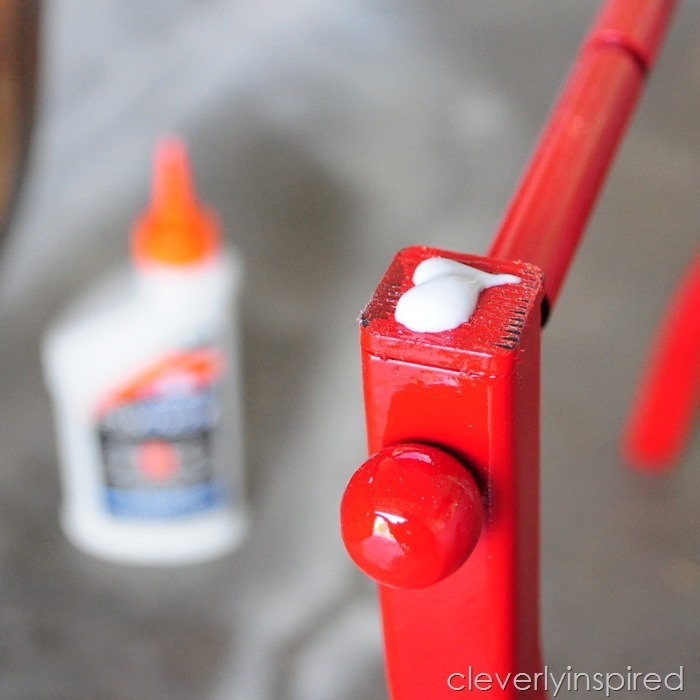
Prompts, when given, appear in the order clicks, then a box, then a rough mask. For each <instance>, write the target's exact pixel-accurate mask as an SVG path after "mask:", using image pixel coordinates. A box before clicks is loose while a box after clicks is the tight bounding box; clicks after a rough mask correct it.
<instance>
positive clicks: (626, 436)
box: [622, 253, 700, 472]
mask: <svg viewBox="0 0 700 700" xmlns="http://www.w3.org/2000/svg"><path fill="white" fill-rule="evenodd" d="M699 397H700V253H698V254H697V255H696V256H695V259H694V261H693V263H692V264H691V265H690V267H689V268H688V270H687V272H686V273H685V275H684V277H683V280H682V281H681V284H680V285H679V287H678V289H677V290H676V292H675V293H674V295H673V297H672V298H671V301H670V302H669V304H668V306H667V309H666V312H665V315H664V318H663V321H662V323H661V325H660V327H659V330H658V332H657V338H656V340H655V341H654V346H653V349H652V353H651V355H650V357H649V360H648V363H647V367H646V369H645V371H644V374H643V377H642V380H641V382H640V385H639V390H638V392H637V396H636V398H635V402H634V405H633V408H632V411H631V413H630V416H629V419H628V422H627V425H626V426H625V429H624V431H623V437H622V452H623V457H624V458H625V459H626V460H627V461H629V462H630V464H632V465H634V466H636V467H639V468H640V469H647V470H649V471H657V472H661V471H664V470H666V469H668V468H670V467H671V466H672V465H673V463H674V462H675V461H676V460H677V459H678V458H679V457H680V455H681V452H682V451H683V447H684V445H685V443H686V440H687V437H688V434H689V433H690V430H691V426H692V420H693V416H694V413H695V409H696V407H697V403H698V398H699Z"/></svg>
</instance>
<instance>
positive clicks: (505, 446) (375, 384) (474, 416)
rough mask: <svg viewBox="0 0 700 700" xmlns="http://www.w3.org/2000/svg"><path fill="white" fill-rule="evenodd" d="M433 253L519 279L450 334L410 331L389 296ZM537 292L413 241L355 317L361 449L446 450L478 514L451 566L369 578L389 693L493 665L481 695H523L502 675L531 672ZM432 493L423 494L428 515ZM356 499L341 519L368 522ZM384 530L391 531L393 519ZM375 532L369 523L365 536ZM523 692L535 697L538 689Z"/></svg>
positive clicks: (439, 693) (518, 270) (419, 694)
mask: <svg viewBox="0 0 700 700" xmlns="http://www.w3.org/2000/svg"><path fill="white" fill-rule="evenodd" d="M440 255H441V256H444V257H452V258H454V259H456V260H459V261H460V262H464V263H466V264H469V265H472V266H474V267H478V268H480V269H484V270H486V271H488V272H499V273H500V272H505V273H510V274H515V275H519V276H520V277H521V278H522V280H523V281H522V283H521V284H519V285H505V286H502V287H494V288H492V289H488V290H486V291H485V292H483V294H482V295H481V298H480V300H479V304H478V306H477V309H476V311H475V313H474V315H473V317H472V319H471V321H470V323H469V324H467V325H464V326H461V327H460V328H458V329H456V330H454V331H450V332H444V333H427V334H426V333H414V332H412V331H408V330H407V329H406V328H404V327H403V326H401V325H400V324H398V323H397V322H396V321H395V320H394V318H393V309H394V307H395V304H396V300H397V299H398V297H399V296H400V295H401V294H402V293H403V292H405V291H406V290H407V289H408V288H409V287H410V286H411V281H410V280H411V276H412V273H413V270H414V269H415V267H416V265H417V264H418V263H419V262H421V261H422V260H424V259H425V258H428V257H433V256H440ZM541 299H542V288H541V274H540V271H539V270H538V269H537V268H535V267H534V266H531V265H526V264H522V263H520V264H518V263H512V262H505V261H493V260H490V259H487V258H479V257H473V256H456V255H454V254H452V253H444V252H441V251H435V250H430V249H426V248H413V249H407V250H405V251H402V252H401V253H399V254H398V256H397V257H396V258H395V260H394V262H393V263H392V265H391V267H390V268H389V270H388V272H387V274H386V276H385V277H384V280H383V281H382V283H381V284H380V285H379V288H378V289H377V292H376V293H375V295H374V297H373V298H372V300H371V301H370V303H369V305H368V306H367V309H366V310H365V313H364V315H363V317H362V331H361V342H362V364H363V377H364V387H365V405H366V412H367V434H368V442H369V450H370V453H373V452H377V451H378V450H380V449H381V448H383V447H385V446H388V445H402V444H407V443H411V444H412V443H419V444H427V445H432V446H436V447H438V448H440V449H441V450H444V451H446V452H447V453H449V454H451V455H453V456H454V457H457V458H458V459H459V461H460V462H461V463H462V464H463V465H464V468H465V470H466V469H468V470H469V471H470V472H471V474H472V475H473V477H474V478H475V480H476V483H477V484H478V485H479V486H480V489H481V493H482V497H483V507H484V512H485V517H484V526H483V532H482V534H481V537H480V539H479V542H478V544H477V546H476V549H475V550H474V552H473V553H472V554H471V556H470V557H469V558H468V559H467V562H466V563H465V564H464V565H463V566H462V567H461V568H459V569H458V570H457V571H456V573H454V574H452V575H451V576H448V577H447V578H445V579H444V580H442V581H440V582H439V583H436V584H435V585H431V586H429V587H427V588H423V589H420V590H408V589H401V588H391V587H388V586H385V585H380V587H379V589H380V601H381V608H382V616H383V622H384V637H385V648H386V664H387V674H388V678H389V686H390V694H391V697H392V698H394V699H395V700H425V699H426V698H430V699H431V700H438V699H439V698H448V697H450V698H451V697H454V692H455V691H454V690H453V689H451V688H450V687H449V686H448V680H449V679H450V678H451V679H452V685H453V686H459V685H465V687H466V686H467V685H468V683H469V678H470V671H471V675H472V683H473V682H474V676H476V674H478V673H479V672H482V673H489V674H491V675H492V677H493V678H494V681H493V683H494V684H496V683H497V681H496V680H495V678H496V674H498V678H499V679H501V681H502V682H503V681H504V679H506V678H508V681H506V688H505V689H504V690H501V689H500V688H498V687H497V686H495V687H494V688H493V689H492V690H491V691H490V693H491V697H499V698H516V697H523V696H522V694H518V692H517V690H516V688H515V686H514V685H513V683H512V680H513V678H512V674H514V673H516V672H522V673H529V674H530V677H533V676H534V674H535V673H537V672H538V671H540V650H539V632H538V630H539V615H538V611H539V604H538V556H539V555H538V552H539V539H538V450H539V445H538V435H539V425H538V420H539V339H540V332H541V331H540V304H541ZM351 483H352V482H351ZM371 486H376V484H375V483H373V484H372V485H371ZM377 488H379V487H377ZM432 497H433V494H432V493H425V494H422V498H423V499H425V501H427V510H428V511H429V510H430V507H431V506H430V501H431V499H432ZM348 500H351V501H352V502H351V503H350V504H348V503H347V501H348ZM365 503H366V501H363V502H362V503H361V504H359V502H358V501H356V500H355V499H354V498H353V497H352V496H348V495H346V499H345V500H344V503H343V507H342V512H343V521H344V522H346V523H347V522H357V521H359V520H363V519H364V520H368V521H369V523H370V524H371V520H372V517H374V516H370V517H369V518H367V515H366V511H367V508H366V505H365ZM356 504H358V505H356ZM415 505H417V506H419V507H418V508H417V509H416V508H415V507H414V506H415ZM425 513H426V506H425V504H424V503H421V502H420V498H419V501H418V503H417V504H413V506H412V505H409V506H406V507H405V508H404V512H403V516H404V517H403V519H404V520H408V521H409V525H410V524H411V522H413V523H414V525H415V527H414V528H413V529H416V528H417V527H418V526H419V525H420V522H422V520H423V518H424V517H425ZM392 520H396V518H395V517H394V518H392ZM388 527H389V528H390V532H389V534H392V533H393V534H395V535H396V537H397V538H399V539H400V538H401V536H402V535H401V532H399V531H395V532H394V531H393V530H391V522H389V523H388ZM343 529H344V530H345V529H346V528H343ZM344 534H345V532H344ZM386 534H387V533H385V532H383V533H372V531H371V527H370V528H368V531H367V533H366V537H367V539H368V540H371V538H372V537H375V538H376V537H379V538H381V537H382V536H386ZM370 544H371V542H370ZM358 563H361V562H358ZM370 573H372V571H370ZM375 573H376V572H375ZM509 673H510V674H511V676H510V677H508V674H509ZM453 674H454V675H453ZM480 682H481V683H482V685H483V684H485V683H486V681H485V677H481V678H480ZM473 690H474V692H475V693H479V694H480V695H481V694H483V691H480V690H479V689H478V688H473ZM527 697H530V698H533V699H536V698H543V697H544V695H543V693H542V692H541V691H540V690H538V691H533V692H531V693H529V694H528V696H527Z"/></svg>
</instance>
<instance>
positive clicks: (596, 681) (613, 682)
mask: <svg viewBox="0 0 700 700" xmlns="http://www.w3.org/2000/svg"><path fill="white" fill-rule="evenodd" d="M684 671H685V669H684V668H683V666H680V667H679V668H678V671H673V672H671V673H666V674H663V673H654V672H643V671H635V670H634V669H633V668H632V667H631V666H627V669H626V670H625V671H621V672H620V671H613V672H602V671H601V672H596V673H589V672H586V671H574V669H573V668H572V667H571V666H567V667H566V671H564V672H559V673H557V672H554V671H551V670H550V669H549V667H548V666H545V667H544V671H541V672H537V673H523V672H520V673H515V672H513V673H499V672H496V673H490V672H488V671H483V670H479V669H475V668H473V667H472V666H469V667H468V668H467V669H466V670H465V671H463V672H455V673H451V674H450V675H449V676H448V677H447V687H448V688H449V689H450V690H453V691H455V692H456V693H459V692H461V691H470V692H474V691H476V692H484V693H487V692H489V691H492V690H503V691H505V690H506V689H508V688H512V689H514V690H517V691H521V692H527V691H536V690H543V691H545V692H546V693H548V694H549V696H550V697H551V698H556V697H557V696H558V695H559V693H560V692H564V691H566V692H570V691H588V692H591V693H602V694H603V695H604V697H606V698H609V697H612V695H613V693H618V692H621V691H622V692H630V691H645V690H646V691H656V690H670V691H672V692H682V691H683V689H684Z"/></svg>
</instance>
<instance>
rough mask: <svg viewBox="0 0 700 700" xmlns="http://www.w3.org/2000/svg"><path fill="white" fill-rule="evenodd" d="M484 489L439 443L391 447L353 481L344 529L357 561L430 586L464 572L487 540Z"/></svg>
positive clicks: (408, 584) (378, 575)
mask: <svg viewBox="0 0 700 700" xmlns="http://www.w3.org/2000/svg"><path fill="white" fill-rule="evenodd" d="M482 519H483V509H482V505H481V495H480V493H479V489H478V487H477V485H476V482H475V481H474V478H473V477H472V475H471V474H470V473H469V472H468V471H467V469H466V467H465V466H464V465H463V464H462V463H461V462H459V461H458V460H457V459H455V458H454V457H452V456H451V455H449V454H447V453H446V452H443V451H442V450H440V449H438V448H437V447H431V446H428V445H419V444H406V445H395V446H393V447H385V448H384V449H383V450H380V451H379V452H377V454H375V455H373V456H372V457H370V458H369V459H368V460H367V461H366V462H365V463H364V464H363V465H362V466H361V467H360V468H359V469H358V470H357V471H356V472H355V473H354V474H353V475H352V478H351V479H350V482H349V483H348V485H347V487H346V489H345V494H344V495H343V500H342V503H341V505H340V530H341V535H342V537H343V542H344V543H345V547H346V549H347V550H348V554H349V555H350V557H351V559H352V560H353V561H354V562H355V564H357V566H358V567H359V568H360V569H362V571H364V572H365V573H366V574H367V575H368V576H370V577H371V578H373V579H375V580H376V581H379V583H383V584H385V585H387V586H395V587H398V588H424V587H425V586H430V585H432V584H434V583H437V582H438V581H441V580H442V579H444V578H446V577H447V576H449V575H450V574H451V573H453V572H454V571H456V570H457V569H458V568H459V567H460V566H461V565H462V564H463V563H464V562H465V561H466V559H467V557H468V556H469V555H470V554H471V552H472V550H473V549H474V547H475V546H476V542H477V540H478V539H479V533H480V532H481V523H482Z"/></svg>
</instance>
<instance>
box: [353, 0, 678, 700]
mask: <svg viewBox="0 0 700 700" xmlns="http://www.w3.org/2000/svg"><path fill="white" fill-rule="evenodd" d="M673 5H674V2H673V0H634V2H632V1H630V0H609V2H608V3H607V4H606V5H605V7H604V8H603V10H602V12H601V13H600V15H599V17H598V19H597V21H596V22H595V24H594V27H593V29H592V31H591V32H590V34H589V35H588V37H587V39H586V40H585V42H584V44H583V47H582V49H581V52H580V55H579V57H578V59H577V61H576V63H575V65H574V68H573V71H572V73H571V77H570V79H569V81H568V82H567V84H566V86H565V89H564V91H563V93H562V96H561V98H560V100H559V102H558V103H557V105H556V107H555V110H554V113H553V116H552V118H551V120H550V122H549V124H548V126H547V127H546V129H545V131H544V134H543V136H542V139H541V141H540V143H539V145H538V147H537V149H536V151H535V154H534V156H533V158H532V160H531V162H530V165H529V167H528V169H527V170H526V174H525V176H524V178H523V180H522V183H521V185H520V187H519V189H518V190H517V191H516V194H515V197H514V199H513V202H512V204H511V206H510V208H509V210H508V212H507V214H506V217H505V219H504V221H503V224H502V226H501V229H500V231H499V233H498V235H497V236H496V237H495V239H494V242H493V244H492V246H491V247H490V249H489V253H488V257H475V256H468V255H459V254H456V253H448V252H444V251H438V250H431V249H428V248H410V249H406V250H404V251H401V252H400V253H399V254H398V255H397V256H396V258H395V259H394V261H393V262H392V264H391V266H390V267H389V269H388V271H387V273H386V274H385V276H384V278H383V280H382V282H381V283H380V285H379V287H378V288H377V290H376V292H375V294H374V296H373V297H372V299H371V301H370V303H369V304H368V306H367V308H366V309H365V312H364V313H363V315H362V329H361V346H362V368H363V383H364V396H365V410H366V419H367V436H368V445H369V451H370V454H372V453H377V452H380V451H382V450H385V448H387V447H392V446H393V447H398V446H406V445H411V446H415V445H416V444H418V445H428V446H433V447H436V448H438V449H439V450H441V451H444V452H446V453H448V454H450V455H452V456H454V457H455V458H457V459H458V460H459V462H460V463H461V464H462V465H463V468H464V469H465V473H466V471H467V470H468V471H469V473H471V474H472V476H473V477H474V479H475V481H476V484H477V485H478V487H479V490H480V492H481V495H482V499H483V509H484V522H483V527H482V532H481V535H480V537H479V540H478V542H477V544H476V547H475V548H474V550H473V552H472V554H471V555H470V556H469V557H468V558H467V559H466V561H465V563H464V564H463V565H462V566H460V567H459V568H457V569H456V571H454V573H452V574H448V571H447V570H448V569H449V567H448V566H443V567H442V570H441V571H438V574H435V571H436V568H435V561H434V559H433V558H431V556H428V557H427V558H426V561H427V562H428V565H427V566H426V568H428V569H431V571H430V572H429V573H430V576H429V577H428V578H430V577H434V578H440V579H441V580H439V582H437V583H435V584H433V585H430V586H428V587H426V588H420V589H417V590H414V589H407V588H398V587H391V586H387V585H383V584H380V585H379V595H380V602H381V609H382V617H383V628H384V641H385V652H386V666H387V677H388V683H389V691H390V696H391V698H392V699H393V700H426V698H428V699H430V700H440V699H441V698H452V697H454V693H455V692H463V693H464V695H468V696H476V697H483V696H484V694H485V693H486V694H488V697H491V698H501V699H503V700H515V699H516V698H528V700H543V698H544V697H545V691H544V688H543V679H542V674H541V673H540V669H541V657H540V646H539V600H538V598H539V593H538V591H539V586H538V576H539V561H538V560H539V539H538V531H539V497H538V489H539V482H538V478H539V477H538V469H539V348H540V333H541V329H540V326H541V322H542V310H543V308H545V309H546V304H543V302H544V301H545V291H546V294H547V302H548V304H549V306H551V305H553V303H554V301H555V300H556V297H557V295H558V293H559V290H560V287H561V285H562V282H563V279H564V276H565V274H566V270H567V268H568V266H569V264H570V262H571V259H572V257H573V254H574V252H575V249H576V246H577V244H578V242H579V238H580V235H581V232H582V229H583V226H584V224H585V222H586V219H587V217H588V215H589V213H590V211H591V209H592V207H593V204H594V200H595V197H596V195H597V192H598V190H599V188H600V186H601V184H602V181H603V177H604V175H605V172H606V170H607V167H608V165H609V163H610V160H611V158H612V156H613V154H614V150H615V148H616V146H617V143H618V141H619V140H620V138H621V136H622V132H623V130H624V127H625V125H626V123H627V120H628V118H629V115H630V113H631V111H632V108H633V106H634V103H635V102H636V100H637V97H638V95H639V92H640V89H641V85H642V82H643V78H644V74H645V73H646V71H647V70H648V68H649V65H650V63H651V61H652V60H653V57H654V55H655V53H656V50H657V47H658V44H659V42H660V40H661V37H662V35H663V33H664V31H665V28H666V24H667V22H668V18H669V16H670V14H671V11H672V9H673ZM433 256H440V257H448V258H452V259H455V260H458V261H460V262H463V263H466V264H469V265H472V266H474V267H477V268H480V269H484V270H486V271H488V272H496V273H511V274H515V275H519V276H520V277H521V278H522V280H523V281H522V283H521V284H519V285H504V286H499V287H493V288H491V289H488V290H485V291H484V292H483V293H482V295H481V297H480V299H479V302H478V305H477V308H476V311H475V313H474V315H473V316H472V318H471V319H470V320H469V322H468V323H466V324H463V325H462V326H460V327H458V328H457V329H455V330H452V331H447V332H443V333H415V332H412V331H410V330H408V329H406V328H405V327H403V326H401V325H400V324H398V323H397V322H396V321H395V320H394V315H393V314H394V309H395V307H396V302H397V301H398V299H399V297H400V296H401V294H403V293H404V292H405V291H406V290H407V289H408V288H409V287H410V286H411V277H412V273H413V270H414V269H415V267H416V266H417V265H418V264H419V263H420V262H421V261H422V260H424V259H426V258H428V257H433ZM496 258H498V259H496ZM520 260H526V261H528V262H517V261H520ZM514 261H515V262H514ZM533 263H534V264H533ZM542 271H544V275H545V282H544V285H543V281H542ZM382 455H384V456H386V452H382V453H381V455H380V456H379V457H376V458H370V460H369V463H368V464H369V466H368V465H367V464H366V465H365V466H364V467H362V468H361V473H362V474H364V475H365V476H364V477H362V476H360V477H357V479H356V480H355V481H354V482H353V481H351V491H354V493H352V494H351V496H349V497H348V498H349V499H350V500H349V501H348V503H353V504H354V505H352V506H346V507H345V508H344V509H343V513H342V517H343V525H342V528H343V530H344V532H345V535H346V541H347V540H348V537H347V533H348V532H352V531H353V530H354V527H355V526H357V527H360V525H359V524H357V523H355V525H353V523H352V522H351V521H352V520H353V519H355V518H359V519H360V520H364V521H365V525H364V527H366V524H367V521H369V520H371V519H372V511H371V507H373V498H372V493H371V490H372V485H371V482H370V476H371V474H376V471H372V470H376V467H377V462H376V460H380V461H381V459H382ZM394 466H396V465H394ZM392 469H393V467H392ZM367 470H370V474H369V475H368V474H367ZM396 478H397V479H399V477H398V476H396ZM397 491H398V495H401V494H402V493H403V491H402V488H399V487H397ZM423 495H424V498H425V499H431V498H432V497H433V496H434V493H433V491H432V487H431V486H425V493H424V494H423ZM415 499H416V494H415V493H414V494H413V495H412V497H411V501H410V502H415ZM360 503H362V504H363V505H358V504H360ZM404 505H405V504H404ZM402 507H404V506H403V505H401V504H399V506H398V510H396V511H392V514H393V515H395V516H398V517H404V516H406V513H405V512H401V508H402ZM429 512H430V509H429V508H428V509H427V510H426V511H424V512H423V515H425V513H429ZM355 536H356V537H357V539H358V540H362V536H361V535H355ZM351 539H352V537H351ZM408 542H409V544H410V542H411V540H410V539H409V540H408ZM355 544H357V543H356V542H355V541H353V542H352V543H351V547H350V549H351V550H352V548H353V546H355ZM456 549H460V547H459V546H458V547H457V548H456ZM435 551H437V552H439V553H440V556H445V557H447V559H448V560H450V561H451V562H452V563H454V562H455V560H456V558H457V556H456V555H455V554H454V551H451V550H450V549H449V547H448V548H447V551H446V550H445V549H444V547H443V545H440V546H438V547H437V549H436V550H435ZM355 557H356V558H358V557H357V552H355ZM450 557H451V559H450ZM359 560H360V563H361V565H363V566H365V568H369V569H370V574H371V575H373V576H375V577H376V578H378V579H379V580H382V581H385V582H387V581H388V582H390V583H392V584H394V585H396V584H397V583H401V581H397V580H396V579H394V578H391V575H390V576H389V578H387V567H386V566H384V567H383V568H382V566H381V564H382V562H381V555H379V556H377V555H376V552H375V553H368V551H367V550H365V551H364V552H362V554H361V555H360V556H359ZM405 566H408V565H404V568H405ZM389 568H390V567H389ZM440 568H441V567H440V566H438V567H437V569H440ZM390 574H391V572H390ZM445 575H446V577H444V576H445ZM399 578H400V577H399ZM409 578H410V577H409ZM412 580H413V582H414V583H415V579H412ZM480 673H481V674H486V675H485V676H484V675H482V676H479V675H478V674H480ZM516 674H525V675H524V676H523V675H521V676H520V677H519V679H520V682H519V683H518V682H516V679H517V678H518V676H517V675H516ZM527 679H529V680H530V685H529V687H527V688H526V687H524V685H526V684H527ZM538 679H539V684H538ZM489 681H490V683H489ZM533 681H534V687H533ZM486 686H490V687H489V689H488V690H486Z"/></svg>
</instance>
